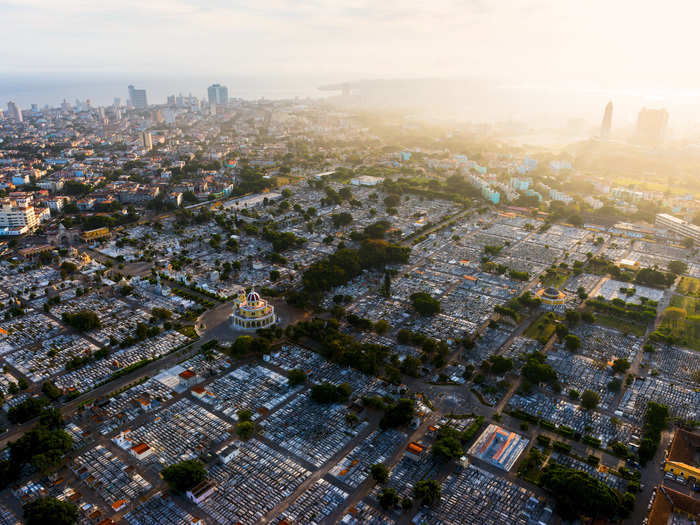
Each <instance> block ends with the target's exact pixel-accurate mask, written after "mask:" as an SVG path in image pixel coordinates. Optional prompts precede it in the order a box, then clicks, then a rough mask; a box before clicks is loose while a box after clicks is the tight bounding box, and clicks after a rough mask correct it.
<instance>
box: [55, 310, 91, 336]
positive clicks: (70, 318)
mask: <svg viewBox="0 0 700 525" xmlns="http://www.w3.org/2000/svg"><path fill="white" fill-rule="evenodd" d="M61 319H62V320H63V322H64V323H66V324H67V325H69V326H72V327H73V328H75V329H76V330H78V331H79V332H86V331H88V330H94V329H96V328H99V327H100V326H101V323H100V318H99V317H98V316H97V314H96V313H95V312H93V311H91V310H79V311H78V312H75V313H70V312H63V315H61Z"/></svg>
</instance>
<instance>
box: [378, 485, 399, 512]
mask: <svg viewBox="0 0 700 525" xmlns="http://www.w3.org/2000/svg"><path fill="white" fill-rule="evenodd" d="M378 499H379V504H380V505H381V506H382V508H383V509H385V510H389V509H391V508H393V507H396V505H398V504H399V495H398V494H397V493H396V489H393V488H390V487H387V488H384V489H382V491H381V492H380V493H379V496H378Z"/></svg>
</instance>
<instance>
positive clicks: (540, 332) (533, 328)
mask: <svg viewBox="0 0 700 525" xmlns="http://www.w3.org/2000/svg"><path fill="white" fill-rule="evenodd" d="M556 323H557V318H556V316H555V315H554V314H553V313H551V312H547V313H543V314H542V315H540V316H539V317H538V318H537V319H536V320H535V322H533V323H532V324H531V325H530V326H528V327H527V330H525V333H524V334H523V335H524V336H525V337H529V338H530V339H536V340H537V341H539V342H540V343H542V344H545V343H547V341H549V338H550V337H552V334H553V333H554V330H555V329H556V326H557V325H556Z"/></svg>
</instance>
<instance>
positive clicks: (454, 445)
mask: <svg viewBox="0 0 700 525" xmlns="http://www.w3.org/2000/svg"><path fill="white" fill-rule="evenodd" d="M460 437H461V436H460V433H459V432H458V431H457V430H455V429H454V428H452V427H450V426H448V425H443V426H442V427H440V430H438V435H437V438H436V439H435V442H434V443H433V448H432V452H433V455H434V456H435V457H436V458H437V459H438V460H441V461H447V460H449V459H452V458H458V457H460V456H461V455H462V453H463V452H464V450H463V449H462V443H461V441H460Z"/></svg>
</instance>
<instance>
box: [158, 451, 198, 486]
mask: <svg viewBox="0 0 700 525" xmlns="http://www.w3.org/2000/svg"><path fill="white" fill-rule="evenodd" d="M161 476H162V477H163V479H164V480H165V482H166V483H167V484H168V486H170V488H171V489H174V490H177V491H179V492H185V491H186V490H188V489H191V488H192V487H194V486H195V485H197V484H199V483H201V482H202V481H204V478H206V477H207V471H206V469H205V468H204V465H203V464H202V462H201V461H199V460H197V459H188V460H185V461H181V462H180V463H175V464H174V465H170V466H169V467H165V468H164V469H163V470H162V471H161Z"/></svg>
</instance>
